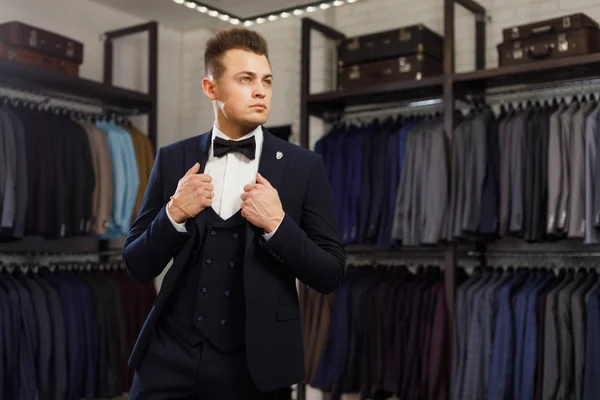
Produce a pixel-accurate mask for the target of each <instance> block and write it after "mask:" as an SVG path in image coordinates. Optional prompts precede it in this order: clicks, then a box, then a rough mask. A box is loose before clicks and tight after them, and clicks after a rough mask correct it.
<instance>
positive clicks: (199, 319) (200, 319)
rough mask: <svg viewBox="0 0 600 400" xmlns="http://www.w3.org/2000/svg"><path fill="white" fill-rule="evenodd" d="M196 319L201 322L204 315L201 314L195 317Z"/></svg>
mask: <svg viewBox="0 0 600 400" xmlns="http://www.w3.org/2000/svg"><path fill="white" fill-rule="evenodd" d="M196 319H197V320H198V322H202V321H204V317H203V316H199V317H198V318H196Z"/></svg>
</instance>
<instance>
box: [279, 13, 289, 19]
mask: <svg viewBox="0 0 600 400" xmlns="http://www.w3.org/2000/svg"><path fill="white" fill-rule="evenodd" d="M289 16H290V13H289V12H282V13H281V15H280V17H281V18H287V17H289Z"/></svg>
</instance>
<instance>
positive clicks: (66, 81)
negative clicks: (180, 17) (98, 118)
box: [0, 60, 153, 113]
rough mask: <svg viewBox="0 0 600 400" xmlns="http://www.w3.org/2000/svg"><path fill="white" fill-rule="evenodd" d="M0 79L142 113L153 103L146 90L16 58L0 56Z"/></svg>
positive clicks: (33, 89)
mask: <svg viewBox="0 0 600 400" xmlns="http://www.w3.org/2000/svg"><path fill="white" fill-rule="evenodd" d="M0 82H3V83H8V84H18V87H19V88H22V89H25V90H32V91H39V90H43V91H45V92H49V91H51V92H56V93H62V94H70V95H74V96H78V97H84V98H89V99H93V100H97V101H98V100H99V101H102V102H103V103H104V104H108V105H112V106H117V107H122V108H127V109H135V110H137V111H138V112H140V113H145V112H147V111H149V110H150V109H151V108H152V107H153V101H152V97H151V96H150V95H149V94H146V93H141V92H136V91H133V90H128V89H122V88H118V87H114V86H110V85H105V84H104V83H101V82H96V81H92V80H89V79H84V78H79V77H75V76H69V75H65V74H61V73H58V72H53V71H47V70H44V69H41V68H38V67H34V66H29V65H24V64H21V63H18V62H16V61H11V60H0Z"/></svg>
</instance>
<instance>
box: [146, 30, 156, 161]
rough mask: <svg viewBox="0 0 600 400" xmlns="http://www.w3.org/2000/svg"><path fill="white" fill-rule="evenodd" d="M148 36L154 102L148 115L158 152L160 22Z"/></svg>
mask: <svg viewBox="0 0 600 400" xmlns="http://www.w3.org/2000/svg"><path fill="white" fill-rule="evenodd" d="M148 36H149V37H148V39H149V40H148V47H149V49H148V61H149V63H150V71H149V73H148V90H149V93H150V97H152V103H153V107H152V109H151V110H150V114H149V115H148V137H149V138H150V143H152V148H153V150H154V151H155V152H156V147H157V146H158V23H156V22H154V23H152V24H151V25H150V29H149V31H148Z"/></svg>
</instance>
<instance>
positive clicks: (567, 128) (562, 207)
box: [556, 102, 579, 231]
mask: <svg viewBox="0 0 600 400" xmlns="http://www.w3.org/2000/svg"><path fill="white" fill-rule="evenodd" d="M577 110H579V103H578V102H573V103H571V104H570V105H569V108H567V110H566V111H565V112H564V113H562V114H561V116H560V118H561V121H560V129H561V139H562V142H561V168H562V175H561V182H560V200H559V203H558V212H557V218H558V220H557V223H556V228H557V229H558V230H559V231H566V230H567V228H568V222H569V221H568V218H569V212H568V211H569V210H568V208H567V207H568V204H569V195H570V193H569V192H570V190H569V189H570V188H571V185H570V181H571V163H570V159H569V158H570V156H571V132H573V117H574V116H575V113H576V112H577Z"/></svg>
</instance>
